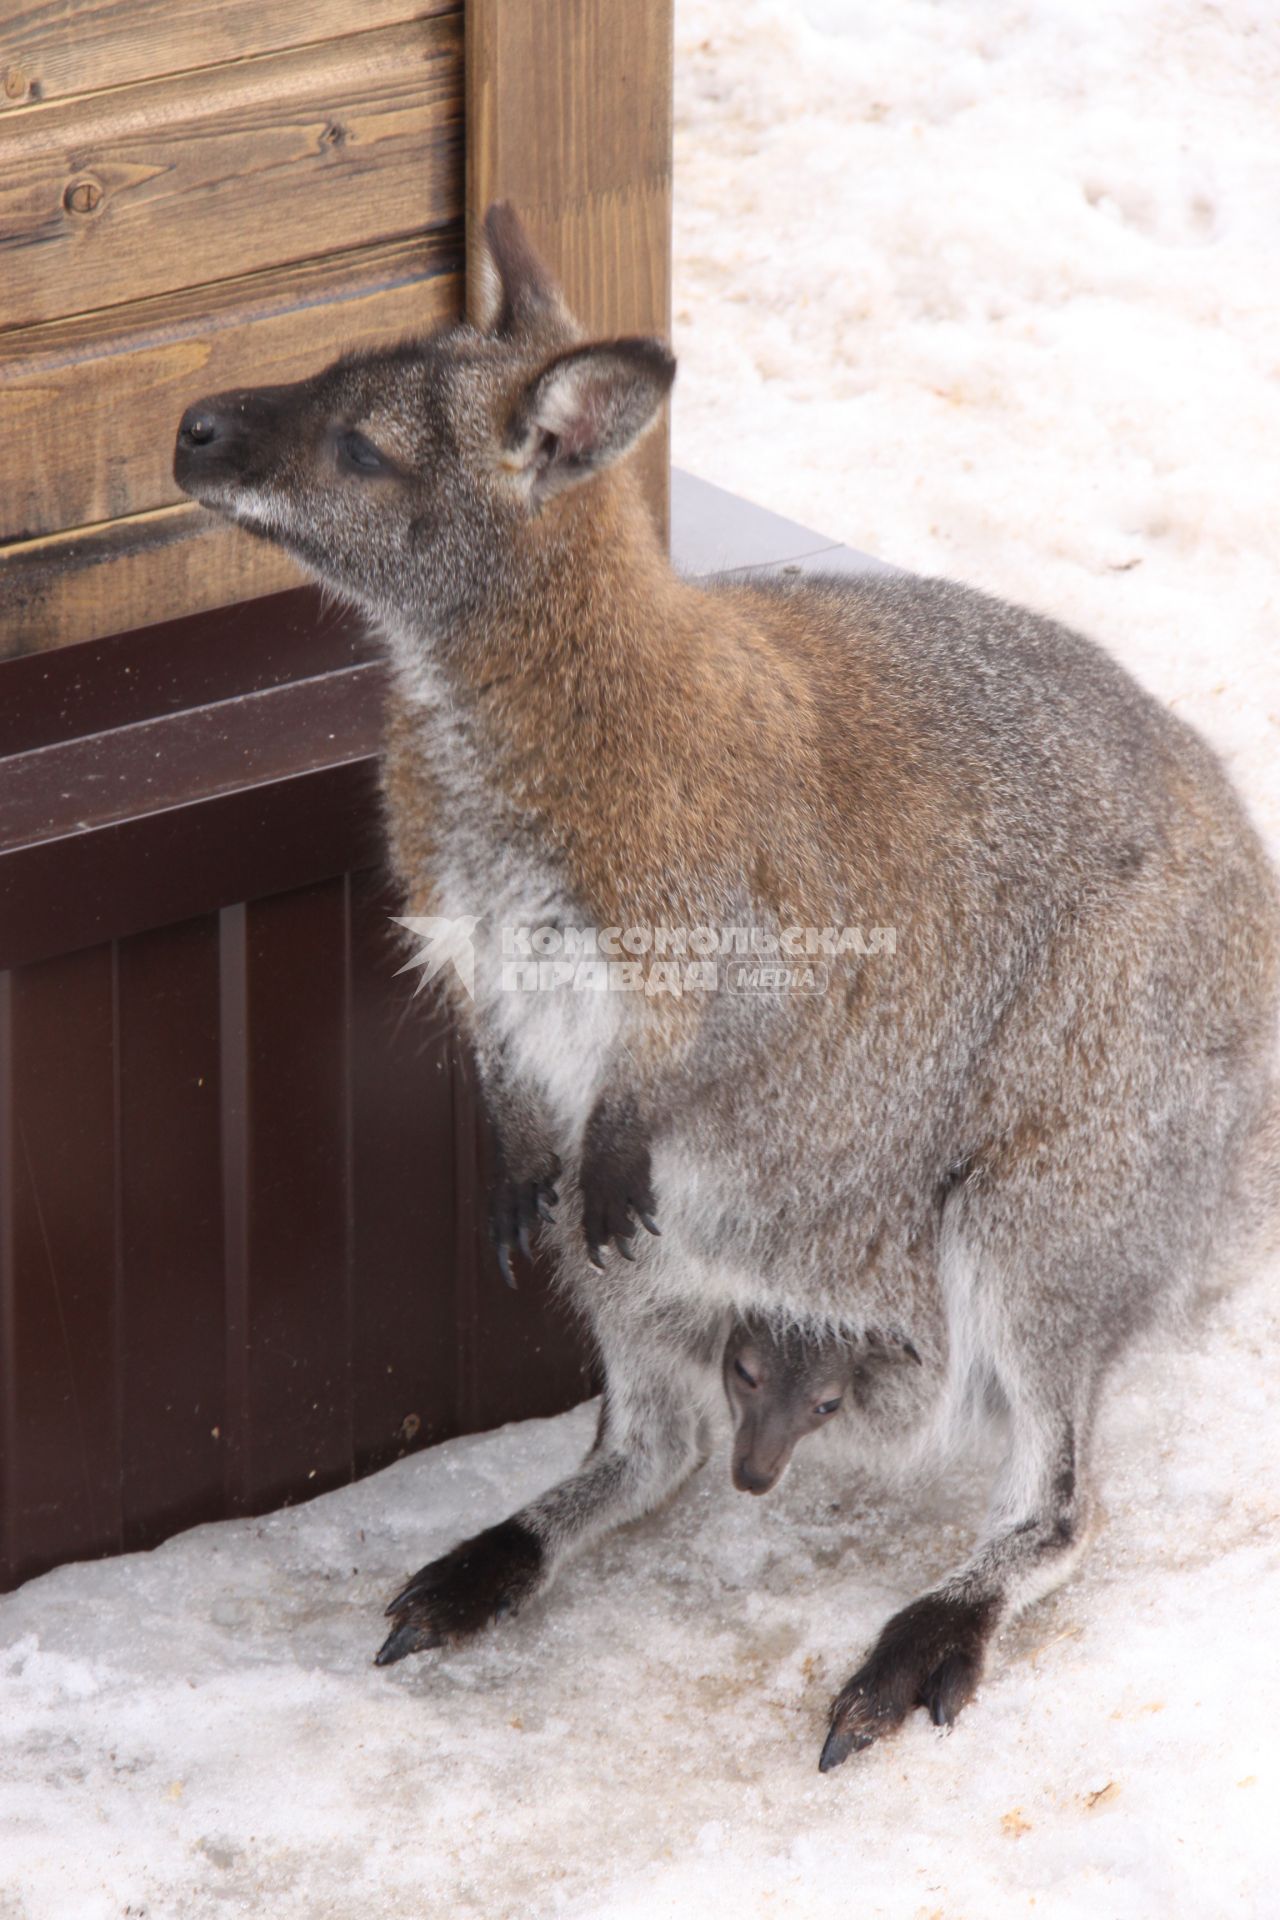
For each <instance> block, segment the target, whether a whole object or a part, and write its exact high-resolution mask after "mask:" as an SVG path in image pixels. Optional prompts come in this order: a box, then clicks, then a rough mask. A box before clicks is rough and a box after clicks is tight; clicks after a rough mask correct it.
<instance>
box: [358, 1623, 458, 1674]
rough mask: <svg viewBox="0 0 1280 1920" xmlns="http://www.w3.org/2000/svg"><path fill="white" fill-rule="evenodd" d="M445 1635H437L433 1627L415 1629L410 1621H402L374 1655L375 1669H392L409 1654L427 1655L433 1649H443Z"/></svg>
mask: <svg viewBox="0 0 1280 1920" xmlns="http://www.w3.org/2000/svg"><path fill="white" fill-rule="evenodd" d="M443 1645H444V1635H443V1634H441V1633H436V1632H435V1630H434V1629H433V1628H431V1627H415V1626H414V1625H413V1623H412V1621H410V1620H402V1621H401V1622H400V1625H399V1626H398V1627H393V1628H392V1629H391V1632H390V1633H389V1634H388V1635H387V1637H386V1639H385V1640H384V1641H383V1643H382V1645H381V1646H380V1647H379V1648H378V1651H377V1653H376V1654H375V1655H374V1660H373V1664H374V1666H375V1667H392V1666H394V1665H395V1663H396V1661H397V1660H403V1659H404V1657H405V1655H406V1654H407V1653H426V1652H427V1651H428V1649H429V1648H431V1647H442V1646H443Z"/></svg>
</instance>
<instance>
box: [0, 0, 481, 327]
mask: <svg viewBox="0 0 1280 1920" xmlns="http://www.w3.org/2000/svg"><path fill="white" fill-rule="evenodd" d="M461 62H462V35H461V30H460V22H459V21H458V19H457V18H456V17H455V16H452V15H445V16H443V17H441V18H437V19H431V20H423V21H418V22H415V23H413V24H411V25H409V26H399V27H389V28H386V29H384V30H383V31H381V32H377V33H359V34H353V35H350V36H349V37H347V38H345V39H341V40H333V41H329V42H326V43H324V44H322V45H318V46H312V47H303V48H300V49H298V50H297V51H294V52H289V53H279V54H268V55H266V56H265V57H264V58H262V59H260V60H245V61H241V62H238V63H236V64H233V65H230V66H223V67H215V68H211V69H208V70H206V71H203V72H201V73H199V74H197V75H179V76H176V77H172V78H168V79H163V80H153V81H146V82H143V83H141V84H140V85H137V86H132V87H123V88H118V89H115V90H113V91H111V92H107V93H99V94H92V95H90V96H88V97H87V98H85V99H82V100H77V101H71V102H68V103H67V104H65V105H59V106H34V107H23V108H21V109H20V110H19V111H18V112H17V113H14V114H9V115H7V116H6V117H5V118H4V119H2V120H0V278H2V279H3V283H4V305H3V320H4V323H5V324H6V325H8V326H10V327H17V326H30V325H34V324H36V323H37V322H39V321H42V320H52V319H57V318H60V317H61V316H63V315H65V314H72V313H83V312H87V311H89V310H91V309H94V308H97V307H106V306H113V305H116V304H119V303H121V302H124V301H128V300H139V299H144V298H147V297H149V296H150V295H153V294H158V293H166V292H171V291H173V290H175V289H177V288H181V287H194V286H200V285H203V284H204V283H206V282H209V281H214V280H217V279H219V278H222V277H223V276H224V275H226V273H227V271H228V269H231V270H232V271H234V272H235V273H241V274H242V273H250V272H254V271H256V270H258V269H260V268H263V267H268V266H276V265H279V264H282V263H284V262H287V261H291V260H302V259H307V258H310V257H311V256H312V255H314V254H315V252H316V248H317V242H318V241H319V242H321V243H322V244H323V247H324V250H325V251H326V252H329V253H336V252H341V251H343V250H345V249H347V248H351V247H358V246H365V245H369V244H372V243H373V242H375V241H378V240H386V239H391V238H394V237H396V236H399V235H403V234H407V233H415V232H418V231H421V230H422V229H424V228H427V227H431V226H437V225H441V224H443V223H444V222H446V221H449V220H452V219H454V218H456V216H457V214H458V212H459V211H460V208H461V202H462V175H461V159H462V155H461V137H462V129H461V115H462V98H461V94H462V65H461Z"/></svg>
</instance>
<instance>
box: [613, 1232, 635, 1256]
mask: <svg viewBox="0 0 1280 1920" xmlns="http://www.w3.org/2000/svg"><path fill="white" fill-rule="evenodd" d="M614 1245H615V1246H616V1247H617V1249H618V1252H619V1253H620V1254H621V1255H622V1257H623V1259H624V1260H634V1259H635V1257H636V1250H635V1248H634V1247H633V1246H632V1244H631V1241H630V1238H629V1237H628V1236H627V1235H625V1234H621V1233H620V1234H619V1235H618V1236H617V1238H616V1240H615V1241H614Z"/></svg>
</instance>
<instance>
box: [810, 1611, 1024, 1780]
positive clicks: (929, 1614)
mask: <svg viewBox="0 0 1280 1920" xmlns="http://www.w3.org/2000/svg"><path fill="white" fill-rule="evenodd" d="M994 1624H995V1608H994V1606H993V1603H992V1602H991V1601H990V1600H965V1599H957V1598H954V1597H951V1596H949V1595H946V1594H941V1593H927V1594H925V1595H924V1596H923V1598H922V1599H919V1600H913V1601H912V1603H911V1605H910V1606H909V1607H904V1608H903V1609H902V1612H901V1613H895V1614H894V1616H893V1618H892V1619H891V1620H890V1621H889V1622H888V1624H887V1626H886V1627H885V1628H884V1631H883V1632H882V1633H881V1635H880V1638H879V1639H878V1640H877V1641H876V1644H875V1646H874V1647H873V1648H872V1650H871V1652H870V1654H869V1655H868V1656H867V1658H866V1660H864V1661H863V1663H862V1665H861V1666H860V1667H859V1668H858V1671H857V1672H856V1673H855V1674H854V1676H853V1678H852V1680H850V1681H849V1682H848V1683H847V1684H846V1685H845V1686H844V1687H842V1688H841V1690H840V1692H839V1693H838V1694H837V1695H836V1697H835V1700H834V1701H833V1703H832V1707H831V1728H830V1731H829V1732H828V1734H827V1739H826V1744H825V1745H824V1747H823V1749H822V1758H821V1760H820V1761H819V1762H818V1765H819V1767H820V1768H821V1770H822V1772H823V1773H830V1771H831V1769H832V1768H833V1767H838V1766H839V1765H840V1763H841V1761H842V1760H846V1759H847V1758H848V1757H849V1755H850V1754H851V1753H860V1752H861V1751H862V1749H863V1748H864V1747H869V1746H870V1745H871V1744H872V1742H873V1741H875V1740H878V1739H880V1737H881V1736H882V1735H883V1734H886V1733H892V1732H893V1730H894V1728H895V1727H900V1726H901V1725H902V1723H903V1721H904V1720H905V1719H906V1717H907V1715H908V1714H909V1713H910V1712H912V1710H913V1709H914V1708H916V1707H927V1708H928V1710H929V1714H930V1717H931V1718H932V1720H933V1723H934V1725H935V1726H939V1727H949V1726H950V1725H951V1723H952V1721H953V1720H954V1719H955V1717H956V1715H957V1714H958V1713H959V1711H960V1709H961V1708H962V1707H963V1706H965V1705H967V1704H968V1702H969V1701H970V1700H971V1699H972V1698H973V1694H974V1690H975V1688H976V1687H977V1684H978V1681H979V1679H980V1678H981V1675H982V1662H983V1655H984V1653H985V1652H986V1646H987V1642H988V1640H989V1639H990V1638H991V1632H992V1628H993V1627H994Z"/></svg>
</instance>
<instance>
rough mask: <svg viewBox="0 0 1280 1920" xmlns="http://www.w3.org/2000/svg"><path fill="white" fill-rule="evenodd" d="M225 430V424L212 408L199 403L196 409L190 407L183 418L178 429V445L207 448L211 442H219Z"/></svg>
mask: <svg viewBox="0 0 1280 1920" xmlns="http://www.w3.org/2000/svg"><path fill="white" fill-rule="evenodd" d="M170 417H171V418H172V416H170ZM224 430H225V428H224V423H223V422H221V421H220V420H219V419H218V416H217V414H216V413H214V411H213V410H212V408H211V407H209V406H207V405H201V404H199V403H197V405H195V406H194V407H188V408H187V410H186V412H185V413H184V414H183V416H182V422H181V424H180V426H179V428H178V445H179V446H181V447H207V446H208V445H209V444H210V442H211V441H214V440H217V439H218V438H219V437H220V434H221V433H222V432H223V431H224Z"/></svg>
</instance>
